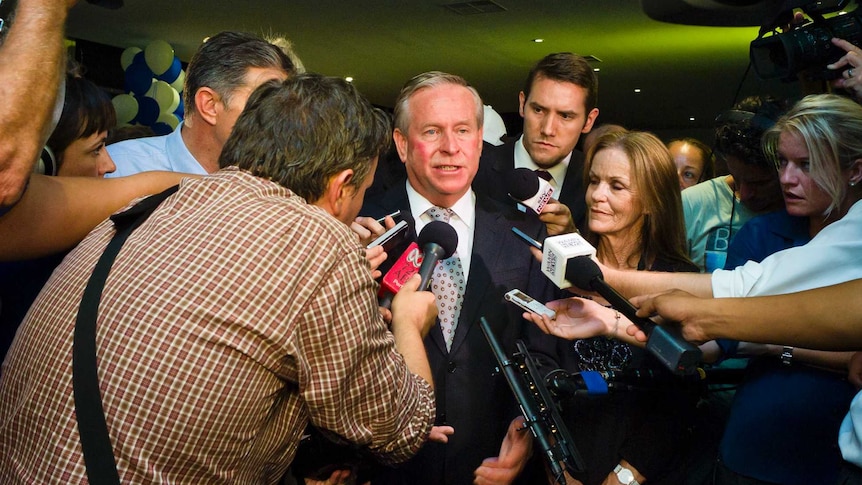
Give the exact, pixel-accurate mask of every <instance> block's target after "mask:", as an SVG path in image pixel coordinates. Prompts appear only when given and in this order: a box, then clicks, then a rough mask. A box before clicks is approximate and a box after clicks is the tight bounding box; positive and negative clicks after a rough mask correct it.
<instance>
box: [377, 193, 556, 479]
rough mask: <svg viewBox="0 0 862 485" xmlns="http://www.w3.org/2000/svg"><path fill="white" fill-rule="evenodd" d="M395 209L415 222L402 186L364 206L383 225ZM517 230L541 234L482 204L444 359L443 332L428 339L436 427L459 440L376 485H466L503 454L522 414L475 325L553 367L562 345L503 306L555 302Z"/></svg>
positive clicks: (429, 450)
mask: <svg viewBox="0 0 862 485" xmlns="http://www.w3.org/2000/svg"><path fill="white" fill-rule="evenodd" d="M395 209H400V210H401V211H402V214H410V207H409V203H408V200H407V191H406V189H405V186H404V184H403V183H399V184H397V185H396V186H394V187H392V188H391V189H390V190H388V191H387V192H386V193H385V194H384V195H383V196H382V197H380V198H378V199H377V200H370V201H366V206H365V207H363V211H362V215H367V216H372V217H380V216H383V215H385V214H387V213H390V212H392V211H393V210H395ZM410 219H412V218H410ZM408 222H411V221H409V220H408ZM512 226H518V227H519V228H520V229H522V230H524V231H525V232H527V233H528V234H531V235H533V236H537V235H538V234H539V232H540V231H541V230H542V229H543V228H542V226H543V225H542V224H541V222H539V221H538V219H536V218H535V217H532V216H529V215H527V214H523V213H520V212H518V211H517V210H514V209H512V208H510V207H506V206H503V205H501V204H498V203H496V202H495V201H493V200H490V199H487V198H482V197H477V202H476V226H475V232H474V239H473V252H472V260H471V263H470V273H469V276H468V280H467V287H466V290H465V294H464V306H463V308H462V310H461V314H460V317H459V320H458V326H457V328H456V330H455V338H454V341H453V343H452V349H451V351H450V352H447V351H446V345H445V343H444V341H443V334H442V332H441V331H440V326H439V325H436V326H435V327H434V328H432V329H431V331H430V332H429V334H428V336H427V337H426V338H425V349H426V351H427V353H428V360H429V362H430V364H431V370H432V373H433V375H434V385H435V391H436V395H437V424H448V425H451V426H453V427H454V428H455V434H454V435H453V436H450V437H449V443H448V444H445V445H443V444H438V443H431V442H428V443H426V444H425V445H424V446H423V447H422V449H421V450H420V451H419V453H418V454H417V455H416V456H415V457H414V458H413V459H411V460H410V461H408V462H407V463H405V464H402V465H401V466H399V467H397V468H395V469H390V470H387V472H386V473H385V474H384V476H380V477H377V478H374V479H373V480H372V482H373V483H374V484H375V485H378V484H381V483H399V484H401V483H409V484H411V485H413V484H469V483H472V482H473V471H474V470H475V469H476V468H477V467H478V466H479V465H480V464H481V462H482V460H483V459H485V458H488V457H492V456H497V455H498V454H499V451H500V444H501V443H502V440H503V437H504V436H505V433H506V429H507V427H508V425H509V422H510V421H511V420H512V419H513V418H514V417H515V416H517V415H518V414H520V412H519V411H518V410H517V405H516V402H515V398H514V396H513V394H512V391H511V389H510V388H509V386H508V383H507V382H506V380H505V377H504V376H503V375H502V374H500V373H499V372H496V371H495V368H496V367H497V362H496V359H495V357H494V355H493V353H492V352H491V349H490V347H489V345H488V342H487V340H486V338H485V335H484V334H483V333H482V330H481V328H480V327H479V325H478V322H479V319H480V317H482V316H484V317H485V318H486V319H487V320H488V322H489V323H490V324H491V327H492V328H493V331H494V333H495V334H496V336H497V338H498V339H499V340H500V342H501V344H502V345H503V347H504V348H505V350H506V352H507V355H511V354H512V353H513V351H514V350H515V348H516V347H515V342H516V341H517V340H518V339H523V340H524V341H525V343H526V344H527V346H528V348H529V349H530V350H531V351H532V352H531V353H534V352H535V355H537V356H539V357H544V358H550V359H552V360H553V359H555V357H556V352H557V350H556V349H557V347H556V346H557V345H558V342H560V340H559V339H557V338H555V337H550V336H548V335H545V334H542V333H541V332H540V331H539V330H538V328H537V327H536V326H534V325H533V324H531V323H529V322H526V321H524V320H523V319H522V318H521V313H522V311H521V310H520V309H519V308H518V307H516V306H515V305H513V304H511V303H507V302H505V301H504V299H503V294H504V293H505V292H506V291H508V290H511V289H514V288H518V289H520V290H522V291H524V292H526V293H527V294H529V295H531V296H533V297H534V298H536V299H538V300H539V301H547V300H548V299H551V298H553V297H554V295H555V292H554V287H552V285H551V284H550V283H549V281H548V279H547V278H545V277H544V276H543V275H542V274H541V272H540V268H539V265H538V262H536V261H535V259H534V258H533V257H532V255H531V253H530V252H529V250H528V248H527V246H526V244H524V243H523V242H521V241H520V240H519V239H518V238H517V236H515V235H514V233H513V232H512V231H511V228H512ZM414 233H415V232H414ZM397 254H400V252H399V253H397ZM397 254H396V255H395V256H392V257H397Z"/></svg>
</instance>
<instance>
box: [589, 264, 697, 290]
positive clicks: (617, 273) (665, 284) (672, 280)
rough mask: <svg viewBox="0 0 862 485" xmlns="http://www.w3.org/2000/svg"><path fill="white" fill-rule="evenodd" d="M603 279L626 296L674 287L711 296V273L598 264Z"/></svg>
mask: <svg viewBox="0 0 862 485" xmlns="http://www.w3.org/2000/svg"><path fill="white" fill-rule="evenodd" d="M600 267H601V269H602V273H603V274H604V278H605V281H607V282H608V284H610V285H611V286H612V287H613V288H615V289H616V290H617V291H619V292H620V293H621V294H623V295H624V296H626V297H627V298H632V297H635V296H639V295H651V294H655V293H660V292H663V291H668V290H672V289H674V288H678V289H682V290H684V291H687V292H689V293H691V294H693V295H695V296H699V297H702V298H710V297H712V275H709V274H701V273H662V272H657V271H634V270H629V271H627V270H618V269H612V268H608V267H607V266H604V265H600Z"/></svg>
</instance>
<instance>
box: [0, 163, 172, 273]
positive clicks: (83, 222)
mask: <svg viewBox="0 0 862 485" xmlns="http://www.w3.org/2000/svg"><path fill="white" fill-rule="evenodd" d="M183 177H189V175H187V174H182V173H174V172H144V173H140V174H136V175H131V176H129V177H120V178H115V179H98V178H91V177H48V176H44V175H33V176H32V177H31V179H30V185H29V187H28V188H27V191H26V192H25V193H24V195H23V197H22V198H21V201H20V202H19V203H18V204H17V205H16V206H15V207H14V208H13V209H12V210H11V211H9V213H7V214H6V215H4V216H3V217H0V260H6V261H8V260H15V259H27V258H35V257H39V256H44V255H47V254H52V253H56V252H59V251H64V250H67V249H69V248H71V247H73V246H74V245H75V244H77V243H78V242H80V241H81V239H83V238H84V236H86V235H87V233H89V232H90V231H91V230H92V229H93V228H94V227H96V225H97V224H99V223H100V222H102V221H103V220H105V219H106V218H107V217H108V216H109V215H111V214H112V213H114V212H116V211H117V210H118V209H121V208H122V207H124V206H125V205H126V204H128V203H129V202H130V201H131V200H133V199H135V198H137V197H142V196H145V195H149V194H155V193H158V192H161V191H162V190H164V189H166V188H168V187H170V186H172V185H176V184H177V183H179V182H180V180H181V179H182V178H183Z"/></svg>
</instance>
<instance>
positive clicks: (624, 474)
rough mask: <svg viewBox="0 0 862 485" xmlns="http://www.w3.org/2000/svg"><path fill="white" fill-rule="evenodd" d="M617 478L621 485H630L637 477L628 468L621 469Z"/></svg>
mask: <svg viewBox="0 0 862 485" xmlns="http://www.w3.org/2000/svg"><path fill="white" fill-rule="evenodd" d="M617 478H619V480H620V482H621V483H625V484H628V483H631V482H632V481H633V480H634V479H635V475H634V473H632V471H631V470H629V469H628V468H621V469H620V471H618V472H617Z"/></svg>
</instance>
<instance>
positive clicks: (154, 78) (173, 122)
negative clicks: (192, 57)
mask: <svg viewBox="0 0 862 485" xmlns="http://www.w3.org/2000/svg"><path fill="white" fill-rule="evenodd" d="M120 63H121V64H122V66H123V71H124V72H125V87H126V93H125V94H119V95H117V96H115V97H114V99H113V100H112V101H113V103H114V109H115V110H116V112H117V124H118V125H120V126H122V125H126V124H136V125H145V126H149V127H151V128H152V129H153V131H154V132H155V133H156V134H157V135H166V134H168V133H170V132H171V131H173V130H174V129H175V128H176V127H177V125H179V123H180V120H181V119H182V118H183V97H182V91H183V82H185V78H186V73H185V71H183V68H182V64H181V63H180V60H179V58H178V57H176V56H175V55H174V48H173V47H171V45H170V44H168V43H167V42H165V41H163V40H156V41H153V42H151V43H150V44H149V45H147V47H146V49H143V50H141V49H140V48H138V47H129V48H128V49H126V50H124V51H123V54H122V55H121V56H120Z"/></svg>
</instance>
